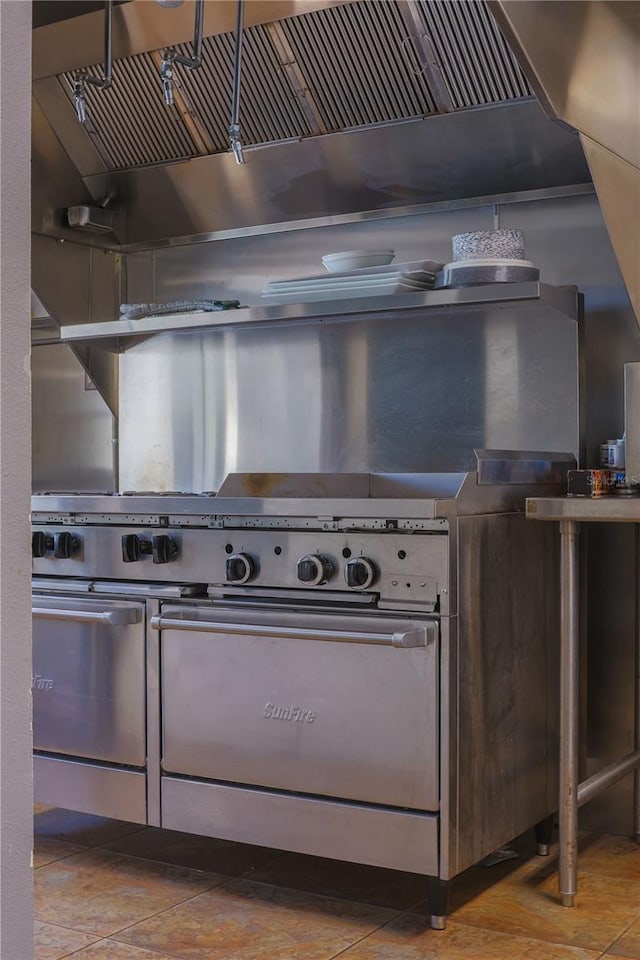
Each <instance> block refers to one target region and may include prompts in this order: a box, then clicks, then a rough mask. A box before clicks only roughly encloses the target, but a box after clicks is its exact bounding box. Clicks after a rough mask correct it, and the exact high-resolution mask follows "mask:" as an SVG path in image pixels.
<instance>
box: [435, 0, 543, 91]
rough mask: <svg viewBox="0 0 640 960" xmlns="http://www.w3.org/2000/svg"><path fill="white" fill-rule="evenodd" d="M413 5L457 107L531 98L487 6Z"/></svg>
mask: <svg viewBox="0 0 640 960" xmlns="http://www.w3.org/2000/svg"><path fill="white" fill-rule="evenodd" d="M417 2H418V6H419V9H420V14H421V17H422V20H423V22H424V26H425V30H426V32H427V35H428V36H429V37H430V39H431V42H432V44H433V49H434V51H435V54H436V57H437V58H438V62H439V64H440V67H441V69H442V73H443V76H444V78H445V82H446V84H447V86H448V88H449V92H450V94H451V98H452V100H453V103H454V105H455V106H456V107H457V108H460V109H461V108H463V107H474V106H479V105H480V104H483V103H496V102H498V101H500V100H516V99H518V98H520V97H529V96H531V89H530V87H529V84H528V83H527V80H526V77H525V75H524V74H523V72H522V70H521V69H520V67H519V66H518V63H517V61H516V59H515V57H514V56H513V54H512V53H511V50H510V49H509V47H508V45H507V42H506V40H505V39H504V37H503V36H502V34H501V33H500V31H499V30H498V28H497V26H496V24H495V21H494V19H493V17H492V16H491V14H490V13H489V11H488V9H487V7H486V4H485V3H478V2H476V0H452V2H444V3H438V2H437V0H436V2H433V0H417Z"/></svg>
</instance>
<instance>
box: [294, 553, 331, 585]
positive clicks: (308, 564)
mask: <svg viewBox="0 0 640 960" xmlns="http://www.w3.org/2000/svg"><path fill="white" fill-rule="evenodd" d="M296 572H297V574H298V580H300V581H301V582H302V583H306V584H308V585H309V586H311V587H317V586H320V585H321V584H323V583H326V582H327V580H330V579H331V577H332V576H333V564H332V562H331V560H329V558H328V557H322V556H320V555H319V554H313V553H310V554H308V555H307V556H306V557H301V558H300V560H298V564H297V567H296Z"/></svg>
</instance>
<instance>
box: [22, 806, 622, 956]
mask: <svg viewBox="0 0 640 960" xmlns="http://www.w3.org/2000/svg"><path fill="white" fill-rule="evenodd" d="M35 836H36V839H35V854H34V858H35V860H34V862H35V867H36V872H35V878H36V910H35V913H36V923H35V941H36V960H61V958H63V957H71V956H72V957H73V958H74V960H168V958H169V960H331V958H335V957H340V958H344V960H597V958H600V957H602V958H605V957H606V958H617V960H624V958H626V960H640V848H639V847H638V846H637V845H636V844H635V843H633V842H632V841H630V840H625V839H623V838H620V837H607V836H600V835H593V834H588V835H584V836H583V837H582V841H581V857H580V894H579V896H578V899H577V906H576V907H575V908H574V909H573V910H568V909H566V908H563V907H561V906H560V905H559V904H558V901H557V895H556V890H557V883H556V881H557V878H556V873H555V870H556V858H555V855H554V853H555V851H554V852H552V855H551V857H548V858H541V857H536V856H533V852H534V846H533V840H532V838H531V837H524V838H521V839H520V840H519V841H518V842H516V844H514V847H515V848H516V849H517V850H518V851H519V854H520V856H519V857H518V859H516V860H509V861H506V862H503V863H501V864H498V865H496V866H493V867H483V866H480V867H476V868H474V869H473V870H470V871H468V872H467V873H466V874H464V875H463V876H462V877H460V878H458V880H457V881H456V882H455V883H454V885H453V890H452V909H453V913H452V916H451V918H450V920H449V923H448V926H447V929H446V931H444V932H435V931H432V930H430V929H429V927H428V921H427V914H428V904H427V903H426V901H425V885H424V882H423V881H422V880H420V878H418V877H415V876H413V875H411V874H403V873H397V872H391V871H386V870H378V869H375V868H371V867H363V866H357V865H348V864H339V863H336V862H334V861H330V860H318V859H314V858H311V857H305V856H301V855H298V854H287V853H281V852H278V851H274V850H268V849H264V848H260V847H249V846H245V845H242V844H235V843H227V842H225V841H220V840H209V839H201V838H195V837H191V836H188V835H186V834H180V833H174V832H172V831H168V830H157V829H155V828H152V827H148V828H143V827H140V826H137V825H135V824H128V823H119V822H116V821H111V820H103V819H100V818H98V817H89V816H85V815H81V814H74V813H70V812H68V811H62V810H55V809H51V808H47V807H37V808H36V816H35Z"/></svg>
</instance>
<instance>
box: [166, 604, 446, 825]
mask: <svg viewBox="0 0 640 960" xmlns="http://www.w3.org/2000/svg"><path fill="white" fill-rule="evenodd" d="M151 622H152V626H153V627H155V628H157V629H159V630H161V637H162V643H161V677H162V703H163V713H162V765H163V771H164V773H165V774H181V775H185V776H189V777H201V778H204V779H208V780H217V781H224V782H228V783H240V784H253V785H255V786H259V787H266V788H270V789H277V790H285V791H294V792H304V793H307V794H312V795H319V796H325V797H340V798H343V799H347V800H356V801H361V802H368V803H375V804H385V805H389V806H396V807H405V808H411V809H418V810H431V811H435V810H437V809H438V805H439V779H438V737H439V722H438V710H439V694H438V688H439V671H438V625H437V621H436V620H422V621H420V620H408V619H394V618H388V617H387V618H385V617H377V618H374V617H372V616H371V615H369V616H367V615H362V614H355V615H354V614H341V615H340V616H337V615H335V614H328V613H321V612H309V611H308V610H296V611H283V610H278V611H265V610H251V609H249V610H247V609H245V610H243V611H238V610H237V609H235V610H234V609H230V608H229V607H214V606H205V605H198V606H175V605H174V606H171V605H163V607H162V613H161V615H160V616H158V617H155V618H154V619H153V620H152V621H151Z"/></svg>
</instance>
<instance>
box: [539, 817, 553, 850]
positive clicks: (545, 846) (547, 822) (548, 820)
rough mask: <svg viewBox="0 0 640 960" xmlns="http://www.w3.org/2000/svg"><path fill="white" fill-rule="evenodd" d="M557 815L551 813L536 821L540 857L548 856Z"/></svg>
mask: <svg viewBox="0 0 640 960" xmlns="http://www.w3.org/2000/svg"><path fill="white" fill-rule="evenodd" d="M554 821H555V816H554V815H553V814H551V816H549V817H545V818H544V820H541V821H540V822H539V823H536V828H535V829H536V846H537V851H538V856H539V857H548V856H549V851H550V849H551V841H552V839H553V825H554Z"/></svg>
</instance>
